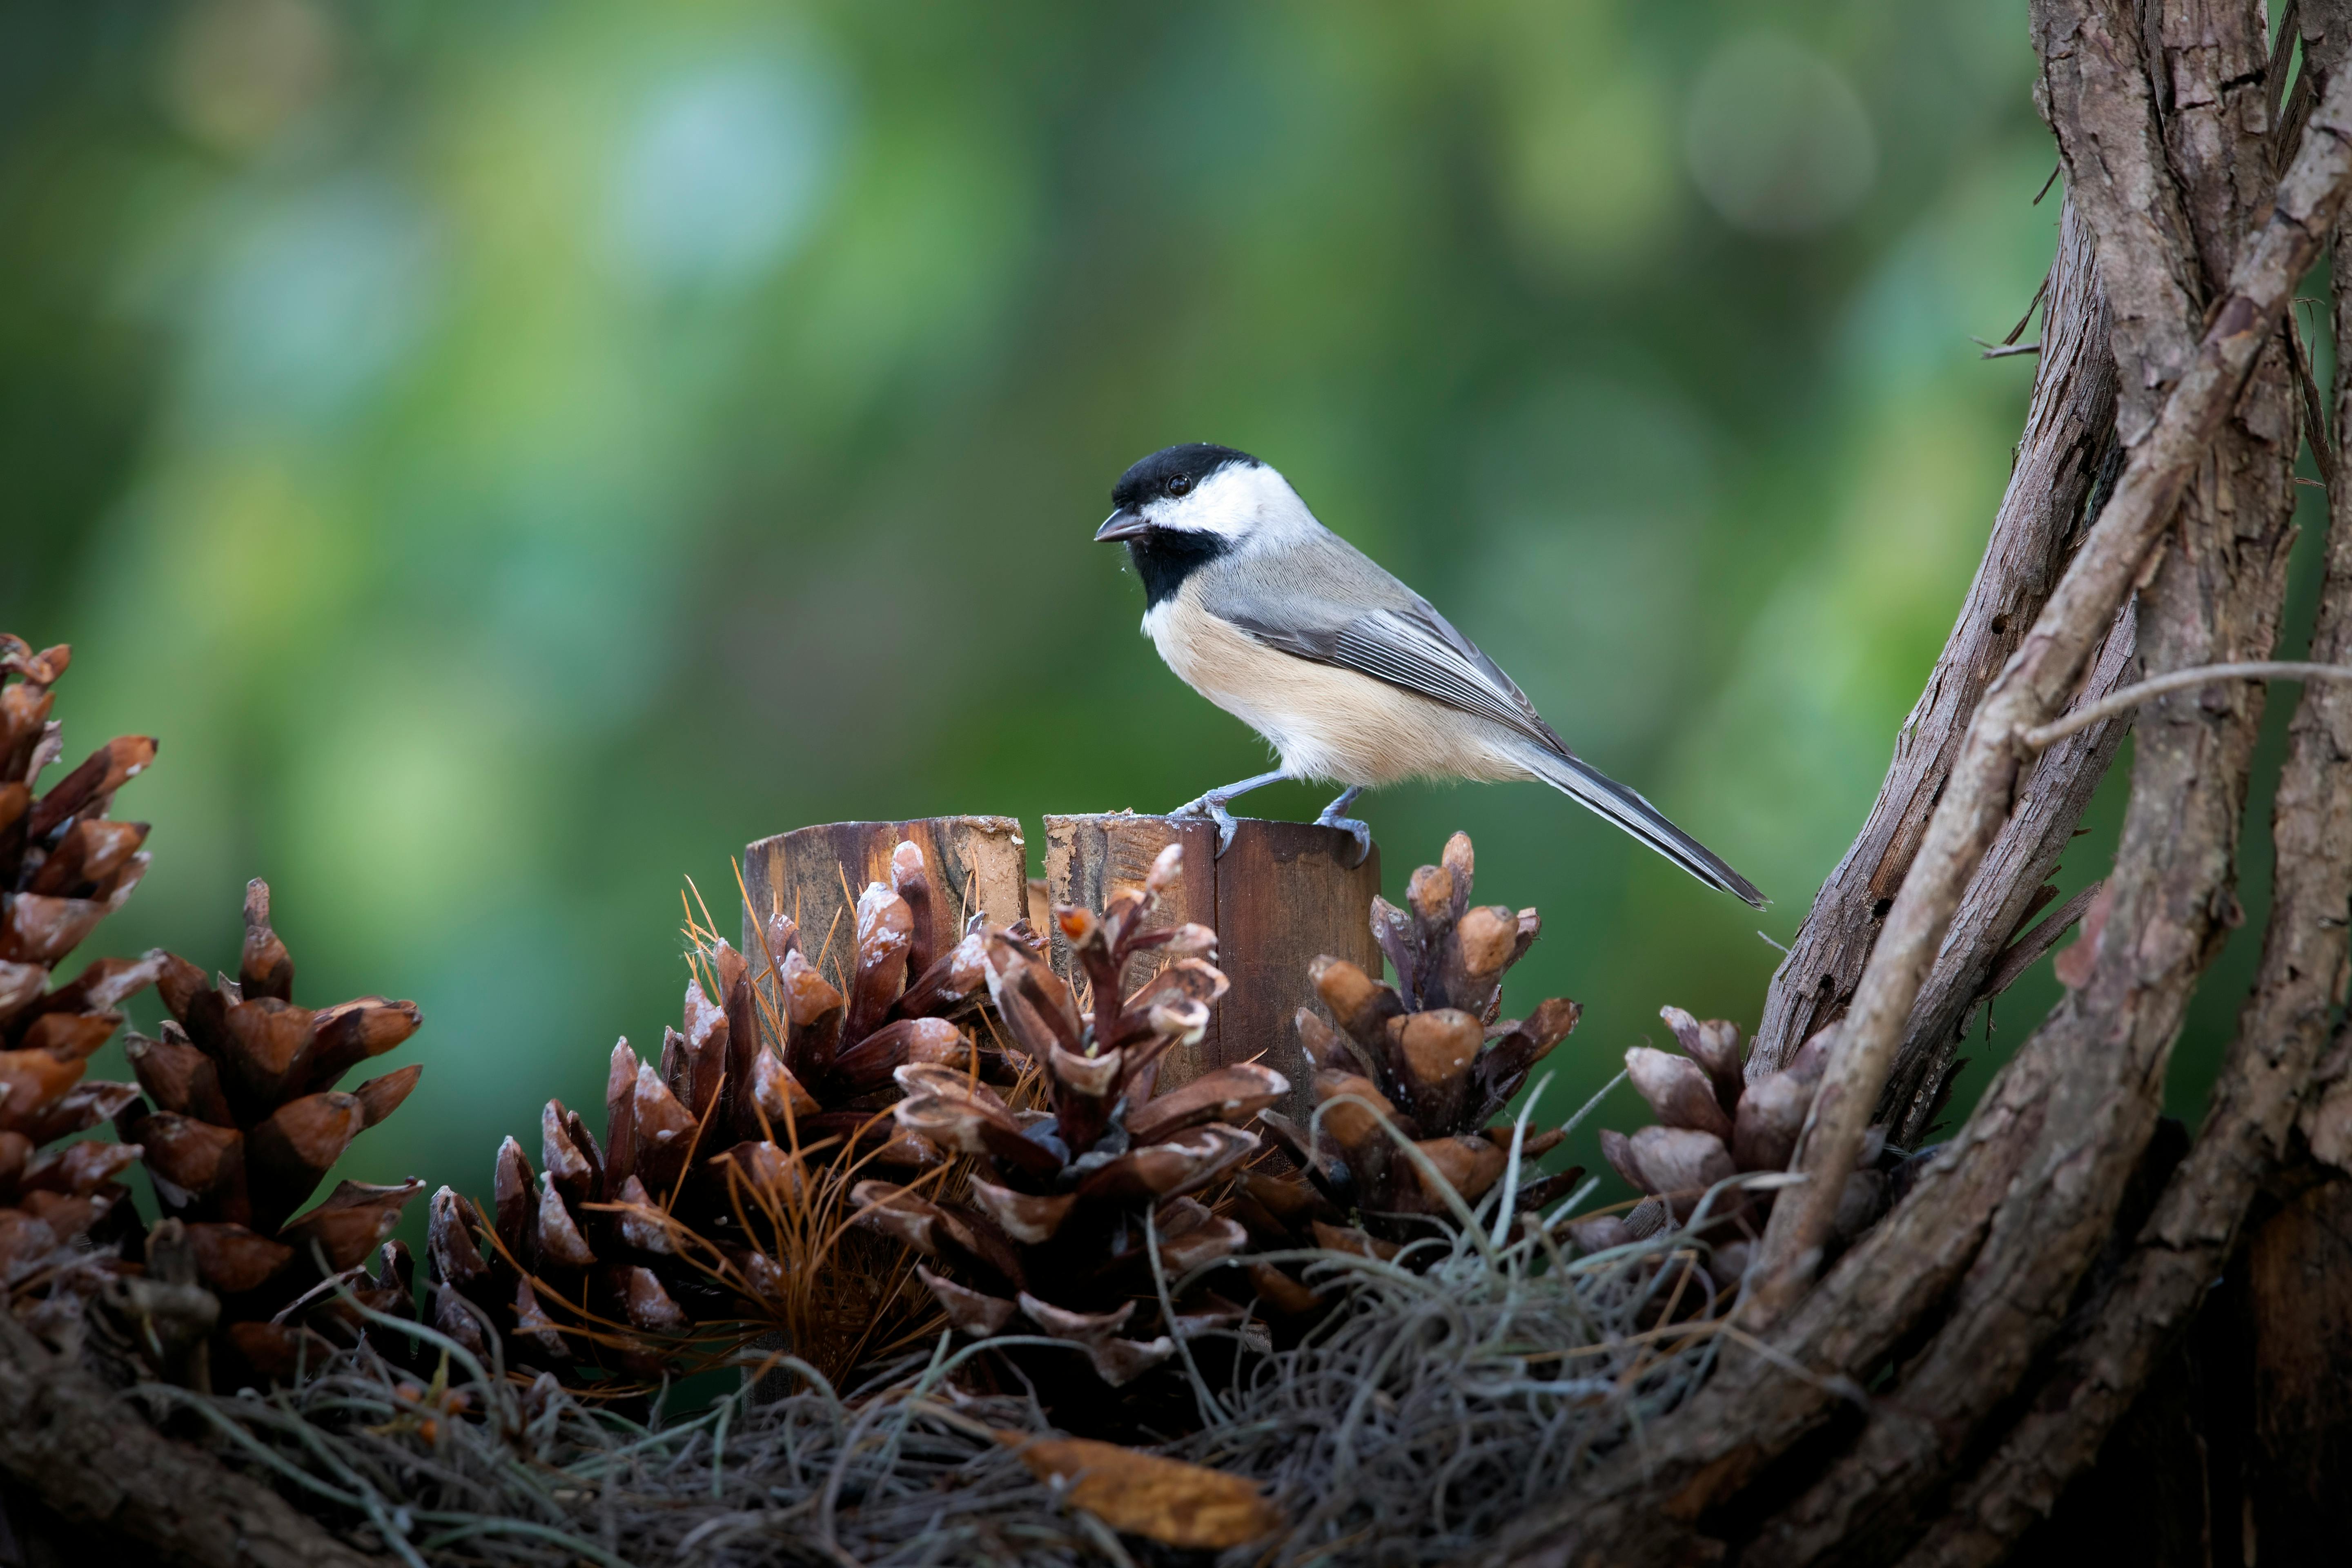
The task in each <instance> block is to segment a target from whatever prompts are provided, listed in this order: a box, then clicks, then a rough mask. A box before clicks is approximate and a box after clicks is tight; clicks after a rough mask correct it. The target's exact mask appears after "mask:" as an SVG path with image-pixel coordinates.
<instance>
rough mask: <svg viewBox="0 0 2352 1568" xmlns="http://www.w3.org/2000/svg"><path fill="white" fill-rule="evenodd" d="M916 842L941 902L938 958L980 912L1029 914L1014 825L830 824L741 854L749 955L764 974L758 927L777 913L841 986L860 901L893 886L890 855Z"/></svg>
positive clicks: (1002, 819) (935, 928)
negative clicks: (876, 886)
mask: <svg viewBox="0 0 2352 1568" xmlns="http://www.w3.org/2000/svg"><path fill="white" fill-rule="evenodd" d="M910 841H911V842H912V843H913V844H914V845H915V846H916V847H918V848H919V849H920V850H922V852H923V865H924V867H925V868H926V870H927V872H928V874H929V881H930V884H931V889H932V892H933V897H932V899H931V907H930V910H929V918H930V924H931V929H930V932H929V936H930V944H929V948H930V951H931V952H946V951H947V950H948V949H950V948H951V947H953V946H954V945H955V944H956V942H958V941H959V940H960V939H961V937H962V936H963V927H964V921H965V920H966V918H967V917H969V916H970V915H971V913H972V912H973V911H975V910H977V911H979V912H980V913H981V914H982V915H984V916H986V917H987V919H988V923H989V924H991V925H992V926H995V925H1011V924H1012V923H1013V921H1017V920H1019V919H1021V918H1022V916H1024V914H1026V913H1027V912H1028V897H1029V889H1028V868H1027V864H1026V855H1027V852H1028V851H1027V847H1026V845H1025V844H1024V841H1023V839H1022V837H1021V825H1020V823H1018V822H1016V821H1014V820H1013V818H1012V817H1009V816H929V817H923V818H920V819H919V820H917V821H913V822H826V823H820V824H818V825H817V826H814V827H796V828H794V829H793V831H792V832H790V833H779V834H777V835H775V836H774V837H771V838H762V839H761V840H760V841H759V842H757V843H755V844H750V845H746V846H745V847H744V849H743V891H744V893H745V895H746V896H747V897H748V898H749V900H750V904H749V907H748V908H746V909H745V910H744V911H743V952H744V953H745V954H746V956H748V957H750V958H751V959H752V961H753V963H754V964H755V965H756V966H757V967H760V968H762V969H764V968H765V967H766V966H765V963H764V962H763V961H762V960H761V958H760V953H761V932H760V930H759V927H758V925H757V924H755V916H756V919H757V921H760V922H764V921H766V920H767V918H768V917H769V916H770V915H772V914H774V913H777V912H779V911H781V912H782V913H784V914H787V915H790V916H792V917H793V921H795V922H796V923H797V924H798V925H799V926H800V930H801V950H802V951H803V952H805V953H806V954H808V956H809V959H810V961H811V962H812V963H815V964H816V965H817V966H818V967H819V968H820V969H823V970H824V972H825V973H828V974H830V975H833V976H835V977H836V978H838V976H839V975H840V973H841V968H842V964H843V963H845V959H846V955H847V954H848V952H849V951H850V938H851V933H852V931H854V929H855V918H856V908H857V895H858V894H860V893H862V892H864V891H865V890H866V884H867V883H868V882H880V883H882V884H884V885H885V886H887V885H888V883H889V881H890V852H891V851H892V850H893V849H896V848H897V847H898V846H899V845H900V844H902V843H906V842H910Z"/></svg>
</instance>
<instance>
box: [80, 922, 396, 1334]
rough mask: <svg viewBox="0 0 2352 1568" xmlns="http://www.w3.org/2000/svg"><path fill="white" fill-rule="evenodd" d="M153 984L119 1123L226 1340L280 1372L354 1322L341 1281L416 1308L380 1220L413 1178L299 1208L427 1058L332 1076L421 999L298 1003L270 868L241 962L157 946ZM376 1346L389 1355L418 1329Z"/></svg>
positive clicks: (345, 1186) (345, 1191)
mask: <svg viewBox="0 0 2352 1568" xmlns="http://www.w3.org/2000/svg"><path fill="white" fill-rule="evenodd" d="M157 988H158V990H159V991H160V992H161V993H162V994H163V1005H164V1006H165V1007H167V1008H169V1009H170V1010H171V1014H172V1016H171V1019H170V1020H169V1021H168V1022H166V1023H165V1024H164V1025H163V1027H162V1029H161V1030H160V1031H159V1035H160V1037H159V1038H156V1039H149V1038H147V1037H145V1036H143V1035H137V1034H134V1035H132V1036H131V1037H130V1040H129V1042H128V1044H127V1046H126V1047H125V1054H127V1055H128V1056H129V1057H130V1058H131V1070H132V1071H133V1072H134V1073H135V1074H137V1075H138V1079H139V1087H140V1088H141V1089H143V1090H145V1091H146V1097H147V1098H146V1099H145V1100H137V1101H135V1102H133V1103H132V1104H131V1105H130V1106H129V1107H127V1108H126V1109H125V1110H123V1111H122V1113H121V1116H120V1117H119V1118H118V1119H117V1125H118V1127H119V1128H120V1129H121V1132H122V1135H123V1137H124V1138H125V1139H126V1140H127V1141H129V1142H135V1143H137V1144H139V1145H140V1146H141V1147H142V1149H143V1150H144V1151H145V1156H146V1163H147V1170H148V1174H149V1175H150V1176H151V1177H152V1179H153V1181H154V1184H155V1197H156V1202H157V1204H158V1205H159V1206H160V1207H161V1208H162V1209H163V1214H164V1215H165V1217H167V1218H173V1219H179V1220H183V1221H185V1222H186V1224H187V1235H188V1241H189V1245H190V1247H191V1248H192V1249H193V1251H194V1255H195V1259H196V1270H197V1275H198V1278H199V1279H201V1280H202V1281H203V1283H204V1284H205V1288H206V1289H210V1290H212V1291H213V1292H214V1294H215V1295H216V1296H218V1297H219V1298H220V1299H221V1309H222V1310H221V1318H222V1321H223V1323H224V1325H225V1328H224V1330H223V1335H222V1339H223V1348H225V1349H226V1350H229V1351H231V1352H234V1355H235V1356H236V1357H238V1358H241V1359H242V1362H243V1363H244V1366H245V1367H246V1368H249V1369H250V1370H251V1371H253V1372H255V1373H259V1374H261V1375H262V1376H264V1377H272V1378H283V1377H286V1376H289V1375H290V1374H291V1373H293V1372H294V1371H295V1369H296V1367H297V1366H298V1365H299V1363H300V1361H301V1358H302V1356H303V1355H304V1353H305V1347H306V1344H307V1345H308V1346H309V1353H310V1361H311V1363H313V1364H315V1363H316V1362H317V1361H318V1359H319V1354H318V1351H319V1349H320V1347H319V1345H318V1344H317V1343H315V1342H311V1339H310V1336H312V1335H314V1334H316V1335H322V1336H324V1338H325V1339H326V1340H327V1341H330V1342H335V1343H346V1344H347V1343H350V1342H352V1341H353V1340H355V1339H357V1338H358V1337H359V1335H360V1332H361V1330H362V1326H363V1325H362V1320H361V1319H360V1318H359V1317H358V1315H357V1314H356V1313H355V1312H353V1311H352V1309H351V1308H350V1306H349V1305H348V1304H347V1303H346V1302H345V1300H343V1298H342V1296H341V1288H343V1287H348V1288H350V1289H352V1292H353V1294H355V1295H356V1296H357V1297H358V1298H359V1300H361V1301H362V1302H363V1303H365V1304H366V1305H368V1306H370V1307H373V1308H374V1309H376V1310H384V1311H391V1312H394V1313H395V1314H398V1315H404V1316H413V1315H414V1308H413V1306H412V1305H410V1304H409V1303H410V1301H411V1299H412V1292H411V1287H410V1284H409V1276H410V1274H411V1271H412V1270H411V1265H410V1263H409V1260H408V1257H407V1252H406V1249H405V1248H404V1247H401V1246H400V1244H399V1243H397V1242H391V1241H389V1240H388V1238H389V1237H391V1235H392V1231H393V1227H394V1226H396V1225H398V1224H399V1222H400V1215H401V1210H402V1209H403V1208H404V1207H405V1206H406V1205H407V1204H408V1202H409V1201H410V1200H411V1199H412V1198H414V1197H415V1196H416V1194H418V1193H420V1192H422V1191H423V1190H424V1183H423V1182H421V1181H417V1180H415V1179H413V1178H412V1179H411V1180H408V1181H405V1182H402V1183H398V1184H394V1185H391V1186H374V1185H371V1184H367V1183H363V1182H348V1181H347V1182H343V1183H341V1184H338V1185H337V1186H336V1188H335V1190H334V1191H333V1192H332V1193H331V1194H328V1196H327V1197H326V1198H325V1199H324V1200H323V1201H321V1202H320V1203H319V1204H317V1205H315V1206H313V1207H311V1208H310V1209H309V1210H308V1211H307V1212H304V1213H301V1214H299V1215H297V1213H296V1211H297V1210H299V1209H301V1208H302V1205H304V1204H305V1203H306V1202H307V1201H308V1200H309V1199H310V1194H311V1193H312V1192H313V1191H314V1190H315V1189H316V1188H317V1187H318V1184H319V1183H320V1180H321V1179H322V1178H324V1177H325V1175H326V1173H327V1172H328V1170H329V1168H330V1167H331V1166H332V1165H333V1164H334V1163H335V1162H336V1160H337V1159H339V1158H341V1155H342V1152H343V1151H344V1150H345V1149H347V1148H349V1147H350V1145H351V1142H352V1140H353V1139H354V1138H356V1137H358V1136H359V1134H360V1133H361V1131H362V1130H364V1129H366V1128H369V1127H373V1126H374V1125H375V1124H376V1123H377V1122H379V1121H383V1119H384V1118H385V1117H387V1116H389V1115H391V1114H392V1112H393V1111H394V1110H396V1109H398V1107H399V1105H400V1103H401V1101H402V1100H405V1099H407V1098H408V1093H409V1090H411V1089H415V1087H416V1080H417V1078H418V1077H419V1075H421V1074H422V1073H423V1072H424V1070H425V1069H424V1068H423V1067H422V1066H421V1065H417V1064H412V1065H410V1066H408V1067H404V1068H398V1069H396V1070H394V1071H393V1072H389V1073H386V1074H384V1075H383V1077H381V1078H374V1079H369V1080H367V1081H366V1082H365V1083H362V1084H361V1085H360V1086H359V1087H358V1088H357V1089H353V1090H352V1091H350V1092H349V1093H345V1092H342V1091H341V1090H339V1089H336V1088H335V1085H336V1084H337V1083H338V1082H340V1081H341V1079H342V1077H343V1075H344V1074H346V1073H348V1072H350V1071H351V1070H352V1068H355V1067H357V1066H359V1064H360V1063H362V1062H363V1061H365V1060H367V1059H368V1058H371V1057H376V1056H381V1055H382V1054H383V1053H384V1052H386V1051H388V1050H390V1049H392V1048H393V1047H394V1046H397V1045H399V1044H400V1043H401V1042H402V1041H404V1040H405V1039H407V1038H408V1037H409V1036H411V1035H413V1034H415V1032H416V1027H417V1024H418V1023H419V1021H420V1020H419V1017H418V1015H417V1011H416V1004H415V1003H414V1002H391V1001H386V1000H385V999H384V998H383V997H381V996H362V997H360V998H359V999H357V1000H356V1001H351V1002H343V1003H340V1004H338V1005H334V1006H331V1007H324V1008H320V1009H317V1010H315V1011H314V1010H313V1009H311V1008H309V1007H303V1006H299V1005H296V1003H295V1002H294V999H293V996H294V960H293V958H292V957H291V956H290V955H289V953H288V952H287V951H286V944H285V943H284V942H280V941H279V940H278V933H277V932H276V931H273V930H271V929H270V924H269V886H268V883H266V882H263V881H260V880H258V879H256V880H255V881H252V882H249V883H247V885H246V889H245V951H244V954H243V957H242V959H241V960H240V962H239V963H238V966H237V977H236V979H235V980H231V979H230V978H228V977H227V976H226V975H222V976H220V977H219V979H218V981H217V983H215V982H214V981H211V980H207V979H206V978H205V972H204V971H203V970H202V969H200V968H198V967H197V966H196V965H195V964H194V963H189V962H188V961H187V960H186V959H184V958H181V957H178V956H176V955H171V954H167V955H165V956H164V959H163V975H162V977H161V979H160V981H159V982H158V986H157ZM149 1100H152V1101H153V1107H152V1109H151V1108H150V1106H149V1104H148V1101H149ZM371 1258H373V1261H374V1264H375V1268H374V1270H373V1273H371V1272H369V1270H368V1268H367V1267H366V1266H367V1264H368V1262H369V1260H370V1259H371ZM322 1263H323V1265H324V1268H323V1272H322V1270H321V1267H320V1266H321V1264H322ZM381 1348H383V1350H384V1351H385V1352H386V1353H388V1354H391V1355H394V1357H398V1356H401V1355H404V1354H405V1353H407V1352H409V1350H410V1348H411V1347H410V1346H409V1345H408V1344H407V1343H405V1342H403V1343H400V1344H391V1345H384V1346H383V1347H381Z"/></svg>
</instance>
